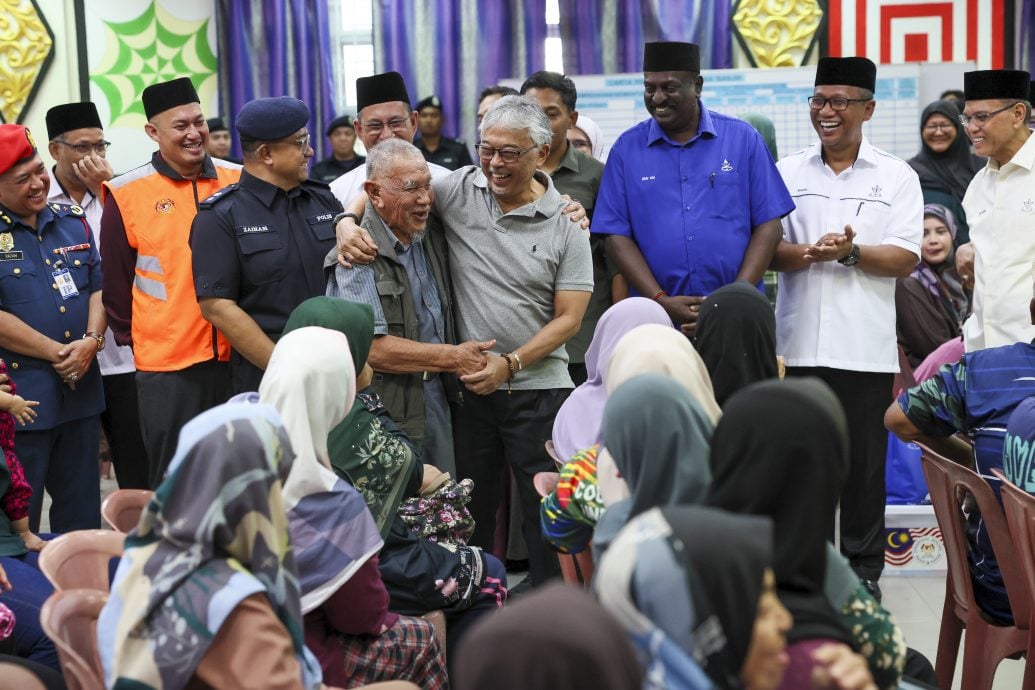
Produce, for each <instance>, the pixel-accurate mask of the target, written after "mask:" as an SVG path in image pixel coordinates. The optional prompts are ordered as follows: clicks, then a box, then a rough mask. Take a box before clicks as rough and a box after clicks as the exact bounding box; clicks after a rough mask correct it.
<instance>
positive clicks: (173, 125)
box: [101, 77, 241, 486]
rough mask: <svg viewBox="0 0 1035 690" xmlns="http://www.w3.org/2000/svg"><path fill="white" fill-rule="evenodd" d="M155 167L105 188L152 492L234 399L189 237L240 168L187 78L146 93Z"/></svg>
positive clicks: (113, 292) (118, 316)
mask: <svg viewBox="0 0 1035 690" xmlns="http://www.w3.org/2000/svg"><path fill="white" fill-rule="evenodd" d="M141 100H142V101H143V104H144V113H145V115H146V116H147V123H146V124H145V125H144V131H145V132H146V133H147V135H148V137H150V138H151V140H152V141H154V142H155V143H156V144H158V151H156V152H155V153H154V154H153V155H152V156H151V161H150V162H149V163H147V164H145V165H142V166H140V167H138V168H136V169H134V170H131V171H129V172H127V173H125V174H123V175H120V176H118V177H116V178H114V179H112V180H110V181H108V182H105V183H104V187H103V192H102V193H103V196H104V216H103V217H102V219H101V239H102V242H101V247H102V254H101V255H102V258H103V259H104V268H105V271H104V307H105V310H106V312H107V315H108V321H109V323H110V324H111V330H112V333H113V334H114V336H115V342H117V343H118V344H120V345H132V347H133V358H134V360H135V363H136V367H137V375H136V383H137V395H138V404H139V410H140V430H141V433H142V435H143V438H144V445H145V446H146V448H147V456H148V466H149V468H150V479H151V485H152V486H157V485H158V483H159V482H161V480H162V477H163V475H164V474H165V468H166V467H167V466H168V464H169V461H170V460H171V459H172V456H173V453H174V451H175V450H176V442H177V437H178V434H179V432H180V428H181V427H182V426H183V425H184V424H185V423H186V422H187V421H189V420H190V419H192V418H194V417H196V416H197V415H198V414H200V413H201V412H204V411H205V410H207V409H209V408H210V407H214V406H215V405H218V404H220V403H223V402H226V399H227V398H228V397H230V373H229V367H228V366H227V362H228V361H229V359H230V346H229V344H228V343H227V341H226V339H225V338H224V337H223V336H222V334H220V333H219V332H218V331H217V330H216V329H215V328H214V327H213V326H212V324H210V323H209V322H208V321H206V320H205V318H204V317H203V316H202V314H201V307H200V306H199V305H198V300H197V297H196V296H195V294H194V276H193V273H192V271H191V255H190V251H189V244H188V238H189V236H190V228H191V223H192V222H193V220H194V216H195V215H196V214H197V211H198V205H199V204H200V203H201V200H203V199H206V198H208V197H210V196H212V194H214V193H215V192H217V191H219V190H220V189H222V188H223V187H226V186H227V185H229V184H232V183H234V182H237V180H238V178H239V177H240V176H241V168H240V166H238V165H235V164H233V163H229V162H227V161H224V160H221V159H218V158H212V157H211V156H210V155H209V154H208V153H207V152H206V150H205V144H206V143H207V141H208V124H207V123H206V122H205V116H204V115H203V114H202V111H201V103H200V99H199V98H198V93H197V91H195V90H194V85H193V84H192V83H191V81H190V79H189V78H187V77H181V78H179V79H174V80H172V81H167V82H161V83H159V84H154V85H152V86H149V87H147V88H146V89H144V93H143V96H142V98H141Z"/></svg>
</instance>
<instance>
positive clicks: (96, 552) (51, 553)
mask: <svg viewBox="0 0 1035 690" xmlns="http://www.w3.org/2000/svg"><path fill="white" fill-rule="evenodd" d="M125 541H126V535H125V534H122V533H121V532H112V531H111V530H106V529H84V530H78V531H75V532H69V533H68V534H62V535H61V536H60V537H57V538H56V539H54V540H52V541H50V542H48V543H47V546H46V547H45V548H44V549H43V550H42V551H40V570H42V571H43V574H44V575H46V576H47V579H48V580H50V583H51V584H52V585H54V589H56V590H64V589H94V590H98V591H101V592H107V591H108V589H109V588H110V580H109V573H108V564H109V562H110V561H111V559H112V558H117V557H121V556H122V549H123V545H124V543H125Z"/></svg>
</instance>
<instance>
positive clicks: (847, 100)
mask: <svg viewBox="0 0 1035 690" xmlns="http://www.w3.org/2000/svg"><path fill="white" fill-rule="evenodd" d="M872 100H873V99H872V98H845V97H843V96H834V97H833V98H824V97H823V96H809V97H808V98H806V99H805V101H806V102H807V103H808V104H809V108H810V109H811V110H815V111H816V112H819V111H820V110H823V108H825V107H827V105H828V104H829V105H830V109H831V110H833V111H834V112H835V113H843V112H844V111H846V110H848V106H849V105H851V104H852V103H869V102H870V101H872ZM813 101H821V103H820V106H819V107H818V108H817V107H816V106H815V105H813ZM834 101H839V102H840V101H844V102H845V104H844V106H843V107H841V108H838V107H837V106H835V105H834Z"/></svg>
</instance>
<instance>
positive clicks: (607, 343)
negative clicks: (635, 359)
mask: <svg viewBox="0 0 1035 690" xmlns="http://www.w3.org/2000/svg"><path fill="white" fill-rule="evenodd" d="M644 324H657V325H660V326H665V327H667V328H668V329H669V330H670V331H673V332H674V331H675V329H674V328H672V320H671V319H670V318H669V316H668V314H667V313H666V312H665V310H664V308H662V306H661V305H660V304H658V303H657V302H655V301H654V300H649V299H647V298H645V297H630V298H629V299H623V300H622V301H620V302H618V303H616V304H614V305H612V306H611V307H610V308H608V310H607V311H605V312H604V314H603V315H602V316H601V317H600V320H599V321H597V326H596V329H595V330H594V331H593V340H592V341H591V342H590V344H589V348H588V349H587V350H586V377H587V378H586V382H585V383H583V384H582V385H581V386H579V387H578V388H576V389H575V390H574V391H572V393H571V395H569V396H568V399H567V400H565V401H564V404H563V405H561V409H560V410H558V411H557V417H556V418H555V419H554V422H553V447H554V450H555V451H556V452H557V457H559V458H560V459H561V460H567V459H568V458H570V457H571V456H573V455H575V453H577V452H579V451H580V450H585V449H586V448H589V447H590V446H592V445H594V444H596V443H600V439H601V435H600V420H601V418H602V417H603V415H604V403H606V402H607V391H606V390H605V389H604V372H606V371H607V367H608V364H609V363H610V361H611V356H612V353H613V352H614V349H615V346H616V345H618V341H619V340H621V339H622V336H624V335H625V334H626V333H628V332H629V331H631V330H632V329H633V328H636V327H637V326H642V325H644Z"/></svg>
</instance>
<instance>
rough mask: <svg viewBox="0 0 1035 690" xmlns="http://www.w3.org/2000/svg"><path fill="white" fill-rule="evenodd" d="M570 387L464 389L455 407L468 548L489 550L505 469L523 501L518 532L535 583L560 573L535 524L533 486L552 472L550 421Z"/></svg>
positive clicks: (536, 504)
mask: <svg viewBox="0 0 1035 690" xmlns="http://www.w3.org/2000/svg"><path fill="white" fill-rule="evenodd" d="M570 393H571V389H567V388H554V389H546V390H521V391H507V390H499V391H496V392H495V393H493V394H491V395H484V396H483V395H475V394H474V393H471V392H470V391H464V401H463V404H461V405H459V406H457V407H456V408H454V409H455V412H456V416H455V418H454V424H453V429H454V442H455V450H456V470H457V474H458V475H459V478H462V479H463V478H469V479H472V480H474V491H473V492H472V494H473V495H472V496H471V502H470V504H469V505H468V507H469V509H470V511H471V515H472V517H474V520H475V528H474V534H473V535H472V536H471V539H470V544H472V545H474V546H480V547H481V548H483V549H485V550H486V551H487V552H490V553H491V551H492V545H493V536H494V535H495V533H496V510H497V509H498V508H499V505H500V501H501V500H502V498H503V477H504V473H505V472H506V468H507V466H508V465H509V466H510V468H511V470H513V472H514V477H515V479H516V481H517V488H518V495H519V496H520V499H521V516H522V525H521V531H522V534H524V536H525V541H526V542H527V544H528V562H529V571H530V572H529V576H530V577H531V579H532V584H534V585H539V584H541V583H543V582H545V581H546V580H548V579H550V578H551V577H554V576H556V575H559V574H560V565H559V563H558V562H557V555H556V554H555V553H553V552H552V551H550V549H549V548H547V546H546V543H545V542H544V541H543V536H542V532H541V531H540V526H539V498H540V497H539V494H538V493H537V492H536V490H535V486H533V484H532V478H533V477H534V476H535V475H536V473H537V472H547V471H555V470H556V466H555V465H554V463H553V460H552V459H551V458H550V456H549V455H547V453H546V447H545V443H546V441H547V440H548V439H549V438H550V436H551V434H552V433H553V420H554V417H556V416H557V410H558V409H559V408H560V406H561V403H563V402H564V400H565V399H566V398H567V397H568V395H569V394H570Z"/></svg>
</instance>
